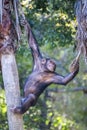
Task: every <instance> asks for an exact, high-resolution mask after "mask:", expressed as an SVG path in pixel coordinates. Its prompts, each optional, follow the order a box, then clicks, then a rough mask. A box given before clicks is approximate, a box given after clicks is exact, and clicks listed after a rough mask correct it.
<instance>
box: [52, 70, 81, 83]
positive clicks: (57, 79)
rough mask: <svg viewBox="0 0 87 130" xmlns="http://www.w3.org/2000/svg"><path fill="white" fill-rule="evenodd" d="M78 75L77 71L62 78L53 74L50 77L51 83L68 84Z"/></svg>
mask: <svg viewBox="0 0 87 130" xmlns="http://www.w3.org/2000/svg"><path fill="white" fill-rule="evenodd" d="M77 73H78V70H77V71H75V72H71V73H70V74H68V75H67V76H65V77H63V76H60V75H58V74H55V75H54V76H53V77H52V83H54V84H60V85H66V84H68V83H69V82H70V81H71V80H72V79H73V78H74V77H75V76H76V75H77Z"/></svg>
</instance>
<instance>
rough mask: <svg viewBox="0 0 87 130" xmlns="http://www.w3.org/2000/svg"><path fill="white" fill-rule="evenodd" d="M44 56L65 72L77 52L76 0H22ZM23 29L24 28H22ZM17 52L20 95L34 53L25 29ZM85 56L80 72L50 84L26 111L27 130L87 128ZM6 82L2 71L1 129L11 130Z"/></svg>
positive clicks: (67, 71)
mask: <svg viewBox="0 0 87 130" xmlns="http://www.w3.org/2000/svg"><path fill="white" fill-rule="evenodd" d="M20 2H21V5H22V7H23V10H24V13H25V15H26V17H27V20H28V21H29V22H30V25H31V27H32V30H33V32H34V34H35V37H36V39H37V41H38V45H39V47H40V50H41V52H42V54H43V56H46V57H51V58H52V59H54V60H55V62H56V64H57V69H56V71H57V72H58V73H59V74H61V75H63V76H65V75H67V74H68V73H69V65H70V64H71V62H72V60H73V59H74V58H75V56H76V51H75V44H76V40H75V35H76V28H77V23H76V18H75V11H74V10H75V9H74V4H75V0H21V1H20ZM22 31H24V30H22ZM21 41H22V42H21V45H20V47H19V49H18V50H17V52H16V60H17V65H18V72H19V80H20V89H21V96H22V95H23V86H24V83H25V80H26V78H27V76H28V75H29V73H31V71H32V64H33V63H32V55H31V51H30V49H29V48H28V43H27V38H26V36H25V35H24V33H23V36H22V38H21ZM86 66H87V65H86V63H85V61H84V58H83V56H82V57H81V59H80V71H79V74H78V75H77V76H76V77H75V78H74V80H73V81H71V82H70V83H69V84H68V85H66V86H60V85H54V84H53V85H51V86H49V87H48V88H47V89H46V90H45V91H44V93H43V94H42V95H41V96H40V98H39V100H38V102H37V104H36V106H35V107H33V108H30V109H29V111H27V113H26V114H25V115H24V129H25V130H30V129H31V130H87V115H86V114H87V99H86V98H87V86H86V85H87V67H86ZM6 111H7V108H6V101H5V93H4V85H3V80H2V74H1V71H0V130H8V122H7V113H6Z"/></svg>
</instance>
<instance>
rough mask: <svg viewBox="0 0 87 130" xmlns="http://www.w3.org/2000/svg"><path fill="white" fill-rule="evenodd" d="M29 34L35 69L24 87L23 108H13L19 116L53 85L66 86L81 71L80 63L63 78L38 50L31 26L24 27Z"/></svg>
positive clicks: (51, 61) (52, 63) (50, 60)
mask: <svg viewBox="0 0 87 130" xmlns="http://www.w3.org/2000/svg"><path fill="white" fill-rule="evenodd" d="M24 26H25V28H26V31H27V34H28V41H29V46H30V49H31V53H32V56H33V69H32V72H31V74H30V75H29V77H28V79H27V81H26V83H25V86H24V98H23V100H22V102H21V106H17V107H15V108H12V109H11V111H12V112H14V113H18V114H23V113H25V112H26V111H27V110H28V109H29V108H30V107H31V106H34V105H35V104H36V102H37V99H38V97H39V96H40V95H41V94H42V93H43V91H44V90H45V89H46V88H47V87H48V86H49V85H51V84H52V83H54V84H60V85H66V84H67V83H69V82H70V81H71V80H72V79H73V78H74V77H75V76H76V74H77V73H78V71H79V62H78V63H77V67H76V68H74V69H73V71H72V72H70V74H68V75H67V76H65V77H64V76H61V75H59V74H58V73H56V72H55V69H56V64H55V62H54V61H53V60H52V59H50V58H44V57H43V56H42V55H41V53H40V50H39V48H38V44H37V41H36V39H35V37H34V35H33V32H32V30H31V27H30V25H29V24H28V23H27V22H26V24H25V25H24Z"/></svg>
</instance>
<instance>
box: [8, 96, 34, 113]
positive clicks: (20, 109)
mask: <svg viewBox="0 0 87 130" xmlns="http://www.w3.org/2000/svg"><path fill="white" fill-rule="evenodd" d="M34 103H35V95H34V94H29V95H28V97H27V98H24V99H23V101H22V103H21V106H19V107H15V108H11V111H12V112H13V113H18V114H24V113H25V112H26V111H27V110H28V109H29V107H30V106H33V104H34Z"/></svg>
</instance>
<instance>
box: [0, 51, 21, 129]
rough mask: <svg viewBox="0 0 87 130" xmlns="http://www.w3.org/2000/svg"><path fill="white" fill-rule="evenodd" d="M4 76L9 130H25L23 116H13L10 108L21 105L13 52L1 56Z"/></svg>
mask: <svg viewBox="0 0 87 130" xmlns="http://www.w3.org/2000/svg"><path fill="white" fill-rule="evenodd" d="M1 66H2V75H3V81H4V87H5V93H6V102H7V115H8V124H9V130H23V120H22V115H17V114H13V113H12V112H11V110H10V108H12V107H14V106H19V105H20V89H19V79H18V72H17V65H16V61H15V56H14V53H13V52H10V53H9V54H2V55H1Z"/></svg>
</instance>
